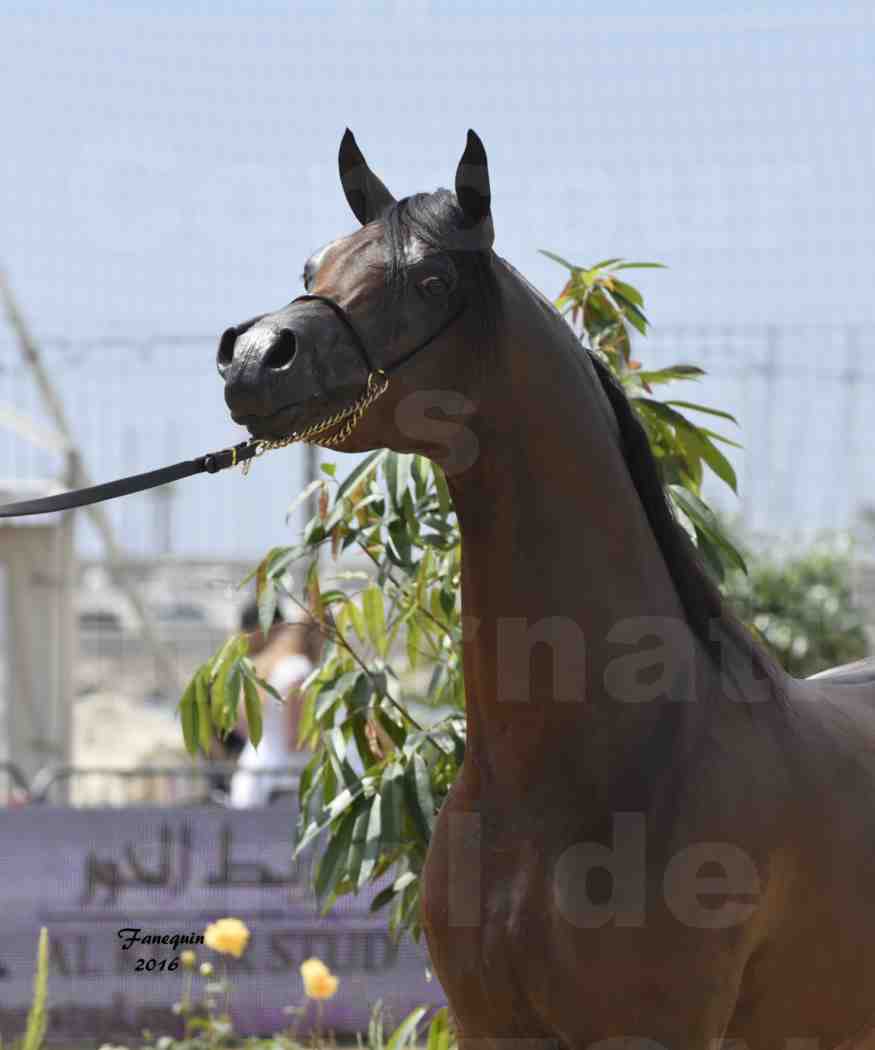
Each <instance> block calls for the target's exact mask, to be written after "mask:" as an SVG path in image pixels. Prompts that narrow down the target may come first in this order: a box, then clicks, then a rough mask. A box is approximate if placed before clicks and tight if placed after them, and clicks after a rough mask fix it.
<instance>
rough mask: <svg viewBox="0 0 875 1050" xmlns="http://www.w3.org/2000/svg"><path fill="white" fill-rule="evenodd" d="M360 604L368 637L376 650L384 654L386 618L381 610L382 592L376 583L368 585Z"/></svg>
mask: <svg viewBox="0 0 875 1050" xmlns="http://www.w3.org/2000/svg"><path fill="white" fill-rule="evenodd" d="M362 605H363V607H364V615H365V624H366V625H367V628H368V637H369V638H370V640H371V643H372V644H373V646H374V648H375V649H376V650H377V652H378V653H379V654H380V655H381V656H384V655H385V653H386V619H385V615H384V612H383V593H382V591H381V590H380V588H379V587H377V586H376V584H373V585H372V586H370V587H368V589H367V590H366V591H365V593H364V594H363V595H362Z"/></svg>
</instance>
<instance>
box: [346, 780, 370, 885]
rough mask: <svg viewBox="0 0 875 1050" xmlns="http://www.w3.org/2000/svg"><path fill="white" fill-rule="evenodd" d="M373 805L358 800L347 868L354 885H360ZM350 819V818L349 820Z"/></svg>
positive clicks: (347, 873)
mask: <svg viewBox="0 0 875 1050" xmlns="http://www.w3.org/2000/svg"><path fill="white" fill-rule="evenodd" d="M371 808H373V803H372V802H369V801H368V799H366V798H359V799H357V800H356V809H355V811H354V812H355V818H354V819H355V826H354V827H353V829H352V844H351V846H350V849H349V863H348V864H347V868H346V878H348V879H349V880H350V882H351V883H352V884H353V885H354V886H357V885H358V877H359V870H360V869H361V863H362V857H363V856H364V852H365V841H366V833H367V828H368V821H369V820H370V810H371ZM347 819H349V818H347Z"/></svg>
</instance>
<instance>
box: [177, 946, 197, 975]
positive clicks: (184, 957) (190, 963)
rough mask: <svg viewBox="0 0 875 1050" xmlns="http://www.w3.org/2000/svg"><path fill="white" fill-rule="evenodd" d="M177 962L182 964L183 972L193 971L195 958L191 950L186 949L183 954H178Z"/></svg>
mask: <svg viewBox="0 0 875 1050" xmlns="http://www.w3.org/2000/svg"><path fill="white" fill-rule="evenodd" d="M179 961H180V962H181V963H182V967H183V969H184V970H193V969H194V964H195V963H196V962H197V956H196V955H195V953H194V952H193V951H192V950H191V948H186V950H185V951H184V952H181V953H180V956H179Z"/></svg>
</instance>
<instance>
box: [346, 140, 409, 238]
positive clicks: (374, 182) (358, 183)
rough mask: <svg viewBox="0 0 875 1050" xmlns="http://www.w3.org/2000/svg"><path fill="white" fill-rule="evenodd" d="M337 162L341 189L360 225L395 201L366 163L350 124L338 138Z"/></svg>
mask: <svg viewBox="0 0 875 1050" xmlns="http://www.w3.org/2000/svg"><path fill="white" fill-rule="evenodd" d="M337 163H338V165H339V167H340V181H341V184H342V185H343V192H344V193H345V194H346V199H347V201H349V206H350V208H352V210H353V212H355V217H356V218H357V219H358V221H359V222H360V223H361V224H362V226H367V224H368V223H369V222H373V220H374V219H376V218H377V216H378V215H379V214H380V212H381V211H383V209H384V208H386V207H388V205H390V204H394V203H395V198H394V197H393V196H392V194H391V193H390V192H389V191H388V190H387V189H386V187H385V186H384V185H383V183H382V182H380V180H379V179H378V178H377V176H376V175H375V174H374V173H373V172H372V171H371V169H370V168H369V167H368V164H367V161H366V160H365V158H364V157H363V156H362V152H361V150H360V149H359V148H358V146H357V145H356V143H355V139H354V138H353V134H352V132H351V131H350V130H349V128H347V129H346V131H345V132H344V135H343V138H342V139H341V140H340V153H339V154H338V156H337Z"/></svg>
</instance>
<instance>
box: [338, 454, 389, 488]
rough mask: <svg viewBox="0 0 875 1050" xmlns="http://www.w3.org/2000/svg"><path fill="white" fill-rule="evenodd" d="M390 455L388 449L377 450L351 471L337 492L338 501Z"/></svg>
mask: <svg viewBox="0 0 875 1050" xmlns="http://www.w3.org/2000/svg"><path fill="white" fill-rule="evenodd" d="M388 455H389V450H388V449H387V448H380V449H377V451H376V452H372V453H371V454H370V455H369V456H365V458H364V459H363V460H362V461H361V463H359V465H358V466H357V467H355V468H354V469H353V470H351V471H350V473H349V474H348V475H347V476H346V477H345V478H344V479H343V481H341V483H340V487H339V488H338V490H337V496H338V499H339V498H340V497H341V496H345V495H346V494H347V492H349V491H350V489H353V488H355V486H356V484H357V483H358V482H359V481H360V480H361V479H362V478H363V477H365V475H367V474H369V473H370V472H371V471H372V470H375V469H376V467H377V466H378V465H379V464H380V463H382V461H383V460H384V459H385V458H386V456H388Z"/></svg>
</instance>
